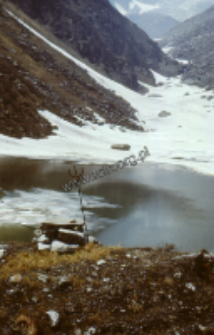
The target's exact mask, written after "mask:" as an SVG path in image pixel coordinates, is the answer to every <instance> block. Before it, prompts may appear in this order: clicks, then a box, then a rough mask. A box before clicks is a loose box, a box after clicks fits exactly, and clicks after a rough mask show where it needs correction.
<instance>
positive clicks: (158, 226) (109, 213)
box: [0, 158, 214, 251]
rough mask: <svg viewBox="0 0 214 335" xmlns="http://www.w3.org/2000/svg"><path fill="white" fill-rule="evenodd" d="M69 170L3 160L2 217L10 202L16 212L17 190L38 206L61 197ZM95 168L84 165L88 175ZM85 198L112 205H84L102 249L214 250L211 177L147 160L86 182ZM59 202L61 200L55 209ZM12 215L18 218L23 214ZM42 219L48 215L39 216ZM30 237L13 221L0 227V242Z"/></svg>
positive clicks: (56, 165)
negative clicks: (169, 247)
mask: <svg viewBox="0 0 214 335" xmlns="http://www.w3.org/2000/svg"><path fill="white" fill-rule="evenodd" d="M69 168H72V162H59V161H45V160H28V159H21V158H13V159H11V158H7V159H3V158H2V159H1V160H0V201H2V207H1V208H2V209H1V210H2V212H1V214H0V215H1V216H2V215H3V214H4V212H3V211H4V210H5V211H6V215H9V214H11V213H14V212H11V208H7V205H8V204H11V203H12V205H10V206H13V207H14V208H15V207H16V202H18V201H19V202H20V201H22V198H20V195H19V198H17V197H16V193H14V192H17V190H18V191H19V192H24V194H25V195H26V194H27V195H29V196H30V195H32V194H33V196H34V198H33V199H37V198H38V200H35V201H38V204H39V201H41V205H42V202H44V201H47V202H48V201H49V199H48V198H47V194H46V193H45V192H47V190H50V191H51V192H55V193H54V194H55V196H60V195H61V194H62V193H63V192H64V191H63V190H62V188H61V186H62V185H64V184H65V183H66V182H68V180H69V177H68V169H69ZM78 168H79V169H80V167H78ZM97 168H98V167H97V166H84V169H85V173H86V174H89V173H91V172H92V171H93V170H96V169H97ZM35 189H36V190H37V189H39V190H40V191H39V193H38V191H37V192H36V193H35ZM72 192H73V191H72ZM43 193H44V194H46V197H45V196H44V197H43ZM48 194H49V193H48ZM50 194H51V193H50ZM37 195H38V196H37ZM62 196H63V194H62ZM48 197H49V196H48ZM84 198H85V199H86V200H87V201H86V202H87V204H89V203H90V199H92V200H93V199H104V200H105V202H106V203H108V204H110V205H112V206H100V205H99V206H97V205H96V201H94V202H93V201H92V202H91V205H90V206H89V205H88V208H87V204H86V206H85V207H86V221H87V218H89V216H90V215H89V214H90V213H92V217H91V220H93V221H94V222H93V225H92V226H91V234H93V235H94V236H96V237H97V238H98V239H99V241H100V242H101V243H103V244H105V245H122V246H126V247H136V246H142V247H145V246H151V247H157V246H161V245H164V244H166V243H168V244H171V243H173V244H175V246H176V247H177V248H178V249H180V250H185V251H199V250H200V249H201V248H206V249H207V250H209V251H212V250H214V244H213V236H214V222H213V221H214V203H213V199H214V178H213V177H211V176H206V175H202V174H199V173H196V172H193V171H191V170H188V169H186V168H183V167H181V166H169V165H160V164H152V163H149V162H145V163H142V164H139V165H137V166H135V167H130V168H125V169H122V170H120V171H118V172H114V173H112V174H111V175H108V176H106V177H104V178H100V179H99V180H97V181H96V182H91V183H88V184H87V185H85V186H84V187H83V200H84ZM23 199H27V198H26V197H25V198H23ZM45 199H46V200H45ZM10 200H11V201H10ZM23 201H26V200H23ZM51 201H52V200H51ZM60 201H61V200H60V199H59V202H60ZM26 202H27V201H26ZM4 204H6V205H5V208H4V207H3V206H4ZM63 204H64V203H63V201H61V205H59V206H61V207H62V206H63ZM24 205H25V202H24V204H23V206H24ZM113 205H117V206H113ZM8 206H9V205H8ZM17 206H18V205H17ZM31 206H32V204H31ZM37 206H39V205H37ZM26 207H27V203H26ZM30 208H31V207H30ZM38 210H39V209H38ZM49 211H50V210H49ZM87 212H88V214H87ZM2 213H3V214H2ZM7 213H9V214H7ZM16 213H17V214H16V216H18V215H19V213H21V212H19V211H17V212H16ZM30 213H31V215H32V212H30ZM36 213H37V212H35V211H34V212H33V215H34V216H35V215H36ZM45 215H46V211H44V213H43V218H44V217H45ZM5 217H6V216H5ZM8 217H10V216H8ZM71 218H72V217H71ZM71 218H70V219H71ZM16 219H17V218H16ZM28 220H29V218H28ZM32 220H33V218H32ZM89 221H90V219H89ZM100 222H101V223H102V224H100ZM29 223H30V222H29ZM32 236H33V230H32V229H31V228H27V227H23V226H21V225H20V224H17V223H15V219H14V220H11V222H8V221H7V222H6V223H5V224H4V223H3V224H2V225H1V226H0V241H4V242H5V241H11V240H20V241H30V240H31V239H32Z"/></svg>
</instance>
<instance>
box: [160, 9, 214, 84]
mask: <svg viewBox="0 0 214 335" xmlns="http://www.w3.org/2000/svg"><path fill="white" fill-rule="evenodd" d="M213 22H214V6H212V7H211V8H209V9H208V10H206V11H205V12H203V13H202V14H199V15H197V16H195V17H193V18H192V19H189V20H186V21H185V22H183V23H182V24H180V25H179V26H178V27H176V28H175V29H172V30H171V32H170V33H168V34H167V35H165V36H164V38H163V40H162V41H161V42H160V45H161V46H162V47H167V48H169V49H170V51H169V55H171V56H172V57H173V58H180V59H186V60H189V61H190V63H191V66H190V67H189V69H188V70H187V71H186V72H185V74H184V75H183V77H184V79H185V80H186V81H187V82H189V83H191V84H197V85H200V86H206V85H208V86H211V87H214V45H213V40H214V29H213Z"/></svg>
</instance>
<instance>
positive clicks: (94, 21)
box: [11, 0, 182, 90]
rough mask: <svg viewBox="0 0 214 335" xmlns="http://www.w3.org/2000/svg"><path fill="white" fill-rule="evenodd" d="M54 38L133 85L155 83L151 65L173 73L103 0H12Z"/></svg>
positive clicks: (174, 65)
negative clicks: (140, 82) (139, 81)
mask: <svg viewBox="0 0 214 335" xmlns="http://www.w3.org/2000/svg"><path fill="white" fill-rule="evenodd" d="M11 2H12V3H14V4H15V5H17V6H18V7H19V8H21V9H22V10H23V11H24V12H25V13H26V14H27V15H29V16H30V17H31V18H33V19H34V20H36V21H37V22H39V23H40V24H42V25H44V26H45V27H46V28H47V29H48V30H49V31H51V32H52V33H53V34H54V35H55V36H56V37H57V38H58V39H60V40H61V41H63V42H65V43H66V44H67V45H69V46H70V47H72V48H73V49H74V50H75V51H77V52H78V53H79V54H80V55H81V57H82V58H85V59H87V60H88V61H89V62H90V63H92V64H94V65H95V66H96V67H98V68H99V69H100V70H101V71H103V72H104V73H105V74H107V75H108V76H109V77H110V78H112V79H114V80H116V81H118V82H121V83H123V84H124V85H126V86H128V87H130V88H132V89H135V90H137V89H138V79H139V80H141V81H144V82H147V83H151V84H154V78H153V75H152V73H151V71H150V69H154V70H156V71H157V72H160V73H162V74H165V75H169V76H170V75H176V74H178V73H180V72H181V71H182V69H181V67H180V66H179V65H178V64H177V63H176V62H174V61H172V60H170V59H169V58H168V57H167V56H166V55H165V54H164V53H163V52H162V51H161V49H160V48H159V46H158V45H157V43H155V42H153V41H152V40H151V39H150V38H149V37H148V36H147V35H146V33H144V32H143V31H142V30H141V29H139V28H138V27H137V26H136V25H135V24H133V23H131V22H130V21H129V20H128V19H126V18H125V17H123V16H122V15H120V14H119V13H118V12H117V11H116V10H115V9H114V8H113V7H112V5H111V4H110V3H109V2H108V0H99V1H97V0H90V2H89V1H88V0H81V1H80V0H64V1H63V2H62V1H59V0H42V1H41V0H37V1H35V0H11Z"/></svg>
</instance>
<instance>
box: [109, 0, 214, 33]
mask: <svg viewBox="0 0 214 335" xmlns="http://www.w3.org/2000/svg"><path fill="white" fill-rule="evenodd" d="M109 1H110V2H111V4H112V5H113V6H114V7H115V8H116V9H117V10H118V11H119V12H120V13H121V14H122V15H124V16H126V17H127V18H129V19H130V20H131V21H132V22H134V23H136V24H137V25H138V26H139V27H140V28H141V29H143V30H144V31H145V32H146V33H147V34H148V35H149V36H150V37H152V38H160V37H162V36H163V35H164V34H166V33H167V32H168V31H170V29H172V28H174V27H176V25H177V24H178V23H179V22H182V21H184V20H186V19H188V18H190V17H192V16H194V15H196V14H198V13H201V12H203V11H204V10H205V9H207V8H208V7H210V6H212V5H214V0H174V1H171V0H109Z"/></svg>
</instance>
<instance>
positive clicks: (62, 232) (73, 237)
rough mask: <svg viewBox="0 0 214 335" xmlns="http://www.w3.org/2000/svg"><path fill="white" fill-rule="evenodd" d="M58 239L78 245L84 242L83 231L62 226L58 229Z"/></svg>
mask: <svg viewBox="0 0 214 335" xmlns="http://www.w3.org/2000/svg"><path fill="white" fill-rule="evenodd" d="M58 240H60V241H62V242H65V243H68V244H79V245H85V242H86V241H85V235H84V233H81V232H77V231H73V230H68V229H62V228H60V229H59V230H58Z"/></svg>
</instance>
